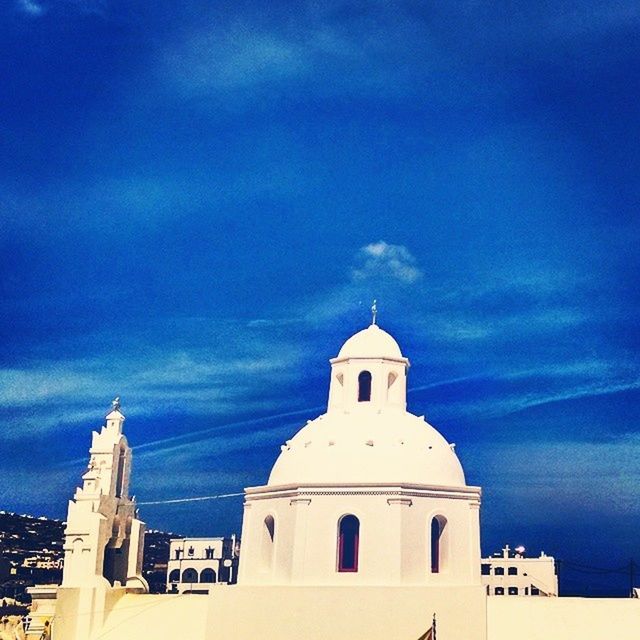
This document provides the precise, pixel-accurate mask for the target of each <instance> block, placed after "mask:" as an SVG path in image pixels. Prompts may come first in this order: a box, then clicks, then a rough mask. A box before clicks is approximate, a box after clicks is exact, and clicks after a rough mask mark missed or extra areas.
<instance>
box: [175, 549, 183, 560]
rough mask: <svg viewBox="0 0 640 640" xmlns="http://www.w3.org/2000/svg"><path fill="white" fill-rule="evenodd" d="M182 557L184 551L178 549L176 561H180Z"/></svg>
mask: <svg viewBox="0 0 640 640" xmlns="http://www.w3.org/2000/svg"><path fill="white" fill-rule="evenodd" d="M181 555H182V549H176V560H180V556H181Z"/></svg>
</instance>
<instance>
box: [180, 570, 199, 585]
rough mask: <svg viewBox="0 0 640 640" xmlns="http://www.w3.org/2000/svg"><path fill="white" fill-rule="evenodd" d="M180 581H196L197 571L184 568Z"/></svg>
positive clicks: (188, 582) (189, 582)
mask: <svg viewBox="0 0 640 640" xmlns="http://www.w3.org/2000/svg"><path fill="white" fill-rule="evenodd" d="M182 582H185V583H187V584H191V583H194V582H198V572H197V571H196V570H195V569H185V570H184V571H183V572H182Z"/></svg>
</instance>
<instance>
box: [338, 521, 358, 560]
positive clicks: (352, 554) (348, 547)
mask: <svg viewBox="0 0 640 640" xmlns="http://www.w3.org/2000/svg"><path fill="white" fill-rule="evenodd" d="M359 538H360V521H359V520H358V518H356V517H355V516H351V515H349V516H343V517H342V518H341V519H340V524H339V525H338V571H352V572H355V571H357V570H358V544H359Z"/></svg>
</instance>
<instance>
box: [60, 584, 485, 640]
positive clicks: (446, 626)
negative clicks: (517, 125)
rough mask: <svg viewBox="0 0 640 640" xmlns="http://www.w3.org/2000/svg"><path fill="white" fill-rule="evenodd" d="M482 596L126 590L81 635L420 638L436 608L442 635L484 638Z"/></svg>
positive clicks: (463, 592)
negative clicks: (98, 623)
mask: <svg viewBox="0 0 640 640" xmlns="http://www.w3.org/2000/svg"><path fill="white" fill-rule="evenodd" d="M484 602H485V598H484V594H483V592H482V587H480V586H478V587H462V588H457V589H455V591H453V590H451V589H447V588H438V589H436V588H428V587H399V588H389V587H241V586H239V585H237V586H232V587H228V588H226V589H218V590H216V591H215V592H214V593H212V594H211V595H186V596H171V595H162V596H157V595H125V596H124V597H122V599H121V600H120V601H119V602H118V603H117V604H116V605H115V606H114V607H113V608H112V609H111V612H110V614H109V616H108V618H107V620H106V622H105V624H104V626H103V627H102V629H100V630H99V631H97V632H95V634H94V635H92V636H91V637H87V638H86V640H98V638H99V639H100V640H116V639H117V640H122V639H123V638H127V639H129V638H130V639H132V640H133V639H135V640H147V639H148V640H165V639H166V640H175V639H176V638H188V639H189V640H247V639H248V638H268V639H269V640H300V639H301V638H304V640H328V639H331V640H358V639H360V638H361V639H362V640H392V639H395V638H398V639H404V638H406V639H407V640H417V638H419V637H420V635H422V634H423V633H424V632H425V631H426V630H427V629H428V628H429V626H430V625H431V620H432V615H433V613H434V612H435V613H436V614H437V625H438V637H439V638H440V639H441V640H442V639H444V640H485V638H486V621H485V609H484ZM460 611H464V612H465V614H464V615H460ZM53 640H64V639H62V638H57V637H54V639H53Z"/></svg>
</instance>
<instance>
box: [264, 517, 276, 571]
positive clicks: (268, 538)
mask: <svg viewBox="0 0 640 640" xmlns="http://www.w3.org/2000/svg"><path fill="white" fill-rule="evenodd" d="M275 537H276V522H275V520H274V519H273V516H267V517H266V518H265V519H264V522H263V526H262V566H263V568H265V569H268V568H269V567H271V563H272V562H273V547H274V543H275Z"/></svg>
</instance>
